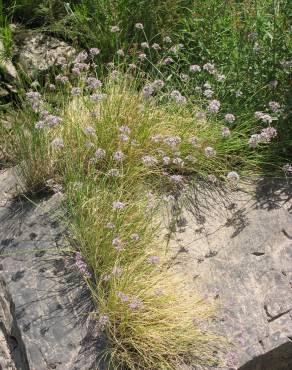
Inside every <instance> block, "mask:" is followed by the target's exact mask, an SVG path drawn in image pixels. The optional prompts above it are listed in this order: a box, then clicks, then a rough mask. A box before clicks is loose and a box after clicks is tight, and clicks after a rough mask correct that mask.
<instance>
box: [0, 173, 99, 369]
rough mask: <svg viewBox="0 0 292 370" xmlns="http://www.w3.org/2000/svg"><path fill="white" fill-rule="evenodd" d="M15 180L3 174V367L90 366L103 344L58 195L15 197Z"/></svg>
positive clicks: (0, 307) (0, 294)
mask: <svg viewBox="0 0 292 370" xmlns="http://www.w3.org/2000/svg"><path fill="white" fill-rule="evenodd" d="M2 180H3V181H2ZM15 184H16V183H15V180H14V179H13V177H12V176H11V174H9V173H2V174H1V175H0V185H1V191H2V192H1V196H2V198H3V199H4V200H5V202H3V203H2V205H1V207H0V353H3V355H2V356H1V359H0V363H1V366H2V368H3V369H4V370H7V369H12V370H14V369H17V370H19V369H23V370H45V369H57V370H87V369H88V370H89V369H94V370H95V369H97V355H98V353H99V348H100V347H101V343H100V339H98V337H97V334H98V330H97V327H96V324H95V322H94V321H93V320H91V319H90V318H89V316H88V315H89V313H90V312H91V311H92V310H93V305H92V301H91V298H90V294H89V291H88V289H87V288H86V285H85V283H84V282H83V279H82V276H80V274H79V272H78V271H77V270H76V268H75V266H74V263H73V261H72V259H71V258H70V256H69V254H68V253H66V250H67V247H68V246H67V245H66V242H65V239H64V234H65V230H64V227H63V226H62V222H60V216H61V213H60V200H61V199H60V195H59V194H54V195H45V196H42V197H41V198H40V199H35V200H34V201H33V202H30V201H28V200H25V199H24V198H15V197H14V198H13V197H12V196H13V193H14V191H13V188H14V185H15ZM9 194H10V197H9ZM9 356H10V358H9ZM2 357H3V360H2ZM1 366H0V368H1Z"/></svg>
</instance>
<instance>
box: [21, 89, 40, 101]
mask: <svg viewBox="0 0 292 370" xmlns="http://www.w3.org/2000/svg"><path fill="white" fill-rule="evenodd" d="M25 95H26V97H27V98H28V99H29V100H30V101H35V100H39V99H41V97H42V96H41V94H40V93H38V92H37V91H28V92H27V93H26V94H25Z"/></svg>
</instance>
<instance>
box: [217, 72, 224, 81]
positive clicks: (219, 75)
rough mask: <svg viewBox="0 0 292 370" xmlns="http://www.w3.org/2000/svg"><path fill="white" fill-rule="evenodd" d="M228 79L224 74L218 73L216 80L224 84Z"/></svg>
mask: <svg viewBox="0 0 292 370" xmlns="http://www.w3.org/2000/svg"><path fill="white" fill-rule="evenodd" d="M225 79H226V76H225V75H223V74H220V73H217V74H216V80H217V81H219V82H222V81H224V80H225Z"/></svg>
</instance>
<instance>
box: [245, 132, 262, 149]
mask: <svg viewBox="0 0 292 370" xmlns="http://www.w3.org/2000/svg"><path fill="white" fill-rule="evenodd" d="M261 141H262V137H261V135H260V134H253V135H251V137H250V138H249V140H248V144H249V146H250V147H252V148H255V147H256V146H257V145H258V143H260V142H261Z"/></svg>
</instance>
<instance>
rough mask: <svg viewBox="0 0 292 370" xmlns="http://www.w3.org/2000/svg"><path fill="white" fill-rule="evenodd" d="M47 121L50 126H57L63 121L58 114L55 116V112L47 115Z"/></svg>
mask: <svg viewBox="0 0 292 370" xmlns="http://www.w3.org/2000/svg"><path fill="white" fill-rule="evenodd" d="M46 121H47V123H48V124H49V125H50V126H57V125H58V124H59V123H61V122H62V118H61V117H58V116H54V115H53V114H49V115H48V116H47V117H46Z"/></svg>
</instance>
